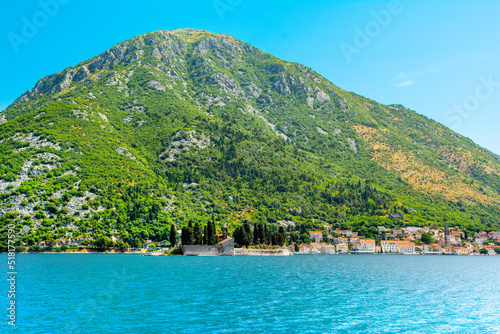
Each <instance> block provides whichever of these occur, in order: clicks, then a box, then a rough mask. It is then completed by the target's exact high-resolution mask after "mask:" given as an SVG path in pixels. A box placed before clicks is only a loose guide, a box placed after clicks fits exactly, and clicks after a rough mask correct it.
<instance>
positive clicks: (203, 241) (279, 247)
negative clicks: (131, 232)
mask: <svg viewBox="0 0 500 334" xmlns="http://www.w3.org/2000/svg"><path fill="white" fill-rule="evenodd" d="M393 215H394V214H393ZM395 218H398V217H395ZM279 223H280V225H281V227H280V229H279V232H272V231H271V230H268V228H267V227H266V226H265V225H264V224H262V225H261V224H256V225H255V227H254V231H253V234H252V233H251V232H250V230H251V228H250V225H249V224H248V223H247V224H248V225H247V226H246V227H245V226H240V227H239V229H238V228H237V229H236V230H235V231H234V233H233V236H232V237H231V236H230V235H229V233H228V227H227V224H224V227H223V228H222V233H220V234H217V233H216V226H215V222H213V223H212V225H211V223H209V224H208V225H207V226H206V229H205V230H204V231H203V232H205V231H207V232H208V233H202V232H201V230H199V232H198V237H199V238H200V240H196V238H197V237H196V232H194V233H193V228H192V227H185V228H183V229H182V230H175V225H171V227H172V229H171V235H170V242H168V241H163V242H153V241H151V240H145V242H144V243H143V244H142V247H138V248H137V247H135V248H132V247H128V245H127V246H125V247H116V246H120V245H121V244H123V241H118V240H116V239H115V238H114V237H112V239H111V240H108V242H109V245H106V246H104V244H103V245H99V240H97V241H94V240H87V239H82V238H81V237H80V238H78V239H77V240H73V239H66V238H61V239H59V240H55V241H54V242H53V246H54V247H56V249H57V248H59V249H60V250H61V251H65V252H100V251H106V252H116V251H121V252H128V253H142V254H146V255H174V254H175V255H180V254H183V255H193V256H203V255H204V256H218V255H240V256H245V255H246V256H254V255H255V256H289V255H303V254H304V255H305V254H405V255H409V254H436V255H500V232H499V231H489V232H485V231H480V232H476V233H474V234H472V233H471V235H467V232H466V231H462V230H460V228H459V227H452V228H450V227H449V226H448V224H447V223H446V225H445V228H444V229H438V228H432V227H415V226H406V227H399V228H387V227H384V226H377V228H376V233H372V235H371V238H367V237H365V236H363V235H360V234H359V232H356V231H352V230H343V229H340V228H336V229H333V228H332V227H331V226H329V225H327V224H324V225H323V226H322V228H320V229H316V230H303V229H301V230H300V231H296V230H295V225H294V224H293V223H291V222H289V221H288V222H285V221H281V222H279ZM190 226H191V224H190ZM196 226H197V227H198V224H196ZM245 228H246V229H247V231H249V232H248V233H249V235H250V242H249V247H246V246H244V245H243V242H244V239H245V236H244V235H243V236H242V235H241V233H243V234H245V232H241V231H243V230H244V229H245ZM285 228H286V231H285ZM258 230H259V231H260V232H257V231H258ZM186 231H190V232H189V233H190V234H191V236H188V235H186V234H187V233H186ZM194 231H196V228H194ZM210 231H211V232H210ZM238 231H240V233H239V232H238ZM257 233H260V234H261V235H260V236H258V234H257ZM469 233H470V232H469ZM179 237H180V238H179ZM190 238H191V239H190ZM105 239H106V238H105ZM113 239H114V240H113ZM82 240H83V241H82ZM262 240H265V241H264V242H262ZM238 242H240V244H238ZM105 244H106V243H105ZM23 246H24V245H23ZM103 246H104V247H103ZM35 247H37V250H32V249H31V248H35ZM42 247H46V248H45V249H43V248H42ZM22 248H23V250H22V251H26V248H25V247H22ZM31 248H30V249H29V250H28V251H30V252H31V251H53V248H52V247H47V245H46V244H45V242H40V243H39V244H38V245H36V246H32V247H31ZM172 251H174V252H173V253H172ZM175 251H177V252H175Z"/></svg>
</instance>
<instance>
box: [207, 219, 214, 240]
mask: <svg viewBox="0 0 500 334" xmlns="http://www.w3.org/2000/svg"><path fill="white" fill-rule="evenodd" d="M213 235H214V230H213V225H212V222H210V221H209V222H208V224H207V245H213Z"/></svg>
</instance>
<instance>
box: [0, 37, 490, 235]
mask: <svg viewBox="0 0 500 334" xmlns="http://www.w3.org/2000/svg"><path fill="white" fill-rule="evenodd" d="M0 149H1V156H0V157H1V159H2V165H1V166H0V178H2V179H1V180H0V193H1V196H2V197H1V200H2V202H1V206H0V212H2V215H4V216H8V217H9V218H8V219H10V220H14V221H17V223H18V224H19V225H20V228H22V229H23V231H24V234H25V236H26V237H25V239H27V240H28V239H29V240H34V239H36V238H42V239H43V238H47V237H50V236H51V235H52V236H53V237H54V236H57V235H60V236H61V235H64V236H70V235H72V234H73V233H76V234H77V235H78V234H90V235H97V234H100V233H108V234H114V235H118V236H121V237H122V238H124V237H127V238H131V239H133V240H136V239H139V240H140V239H144V238H146V237H147V236H146V234H148V235H150V234H153V235H155V237H156V235H158V238H160V237H161V233H163V232H162V231H163V228H164V226H165V224H169V223H170V222H171V221H173V220H174V221H175V220H176V219H181V222H182V221H183V219H184V218H186V219H188V218H193V217H196V218H206V217H208V215H207V213H206V212H207V211H212V210H214V211H215V212H216V214H217V217H219V218H220V219H221V220H223V219H227V220H232V221H234V222H238V221H239V220H241V219H244V218H248V219H264V218H265V219H269V220H270V222H274V221H277V220H280V219H292V218H293V219H294V220H296V221H298V222H299V223H300V222H302V223H308V224H313V222H320V221H321V222H329V223H330V224H333V225H335V224H338V225H339V226H340V225H341V224H350V223H351V222H352V221H358V220H362V219H367V220H369V221H372V222H373V223H374V224H375V223H379V222H380V221H383V217H385V216H386V214H387V212H389V211H391V210H396V211H398V210H399V211H404V212H405V213H406V215H407V217H408V219H410V220H413V222H414V223H419V224H430V223H433V222H438V223H440V222H442V221H444V220H453V221H456V222H457V224H463V225H464V226H470V228H473V227H478V226H486V227H487V226H488V224H491V226H493V225H494V224H496V223H498V221H497V220H495V219H496V218H497V217H498V205H499V204H500V158H499V157H498V156H496V155H494V154H492V153H491V152H488V151H487V150H485V149H483V148H481V147H479V146H477V145H475V144H474V143H473V142H471V141H470V140H468V139H466V138H463V137H462V136H460V135H458V134H456V133H453V132H452V131H450V130H449V129H447V128H445V127H443V126H442V125H440V124H438V123H436V122H433V121H431V120H429V119H426V118H425V117H423V116H421V115H419V114H416V113H415V112H413V111H411V110H408V109H406V108H404V107H403V106H399V105H392V106H384V105H380V104H378V103H376V102H374V101H371V100H368V99H365V98H363V97H361V96H358V95H356V94H353V93H349V92H345V91H343V90H342V89H340V88H338V87H336V86H335V85H334V84H332V83H330V82H329V81H328V80H326V79H325V78H323V77H322V76H320V75H319V74H317V73H315V72H314V71H312V70H310V69H309V68H307V67H306V66H303V65H300V64H295V63H289V62H286V61H282V60H279V59H277V58H275V57H273V56H271V55H269V54H266V53H264V52H262V51H261V50H259V49H257V48H255V47H253V46H251V45H249V44H246V43H244V42H241V41H239V40H237V39H235V38H233V37H230V36H227V35H219V34H212V33H209V32H205V31H198V30H191V29H183V30H174V31H156V32H152V33H149V34H145V35H142V36H138V37H135V38H132V39H130V40H128V41H125V42H123V43H120V44H117V45H116V46H114V47H112V48H111V49H109V50H107V51H105V52H104V53H102V54H100V55H98V56H96V57H94V58H92V59H89V60H86V61H83V62H81V63H80V64H78V65H76V66H74V67H71V68H68V69H65V70H63V71H61V72H59V73H55V74H53V75H50V76H47V77H45V78H42V79H41V80H40V81H38V82H37V83H36V85H35V87H34V88H32V89H30V90H29V91H27V92H26V93H24V94H23V95H21V96H20V97H19V98H18V99H17V100H16V101H15V102H14V103H13V104H12V105H11V106H10V107H9V108H8V109H7V110H5V111H4V112H3V113H2V114H1V116H0ZM139 202H140V204H138V203H139ZM16 212H17V213H16ZM292 213H293V214H292ZM349 217H350V218H349ZM495 217H496V218H495ZM144 231H146V233H143V232H144Z"/></svg>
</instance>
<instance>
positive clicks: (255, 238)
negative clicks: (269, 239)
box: [253, 223, 260, 245]
mask: <svg viewBox="0 0 500 334" xmlns="http://www.w3.org/2000/svg"><path fill="white" fill-rule="evenodd" d="M253 242H254V244H256V245H258V244H260V224H259V223H255V228H254V235H253Z"/></svg>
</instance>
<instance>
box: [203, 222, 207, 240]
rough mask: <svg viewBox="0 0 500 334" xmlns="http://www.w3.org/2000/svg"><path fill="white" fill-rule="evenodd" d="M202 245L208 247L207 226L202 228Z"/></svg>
mask: <svg viewBox="0 0 500 334" xmlns="http://www.w3.org/2000/svg"><path fill="white" fill-rule="evenodd" d="M203 244H204V245H208V225H205V227H204V228H203Z"/></svg>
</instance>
